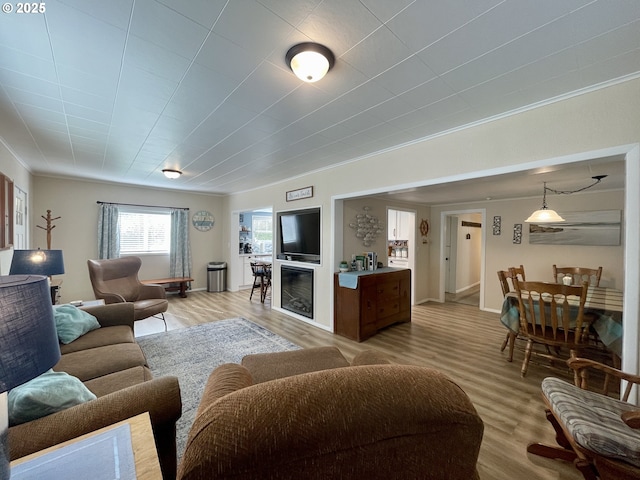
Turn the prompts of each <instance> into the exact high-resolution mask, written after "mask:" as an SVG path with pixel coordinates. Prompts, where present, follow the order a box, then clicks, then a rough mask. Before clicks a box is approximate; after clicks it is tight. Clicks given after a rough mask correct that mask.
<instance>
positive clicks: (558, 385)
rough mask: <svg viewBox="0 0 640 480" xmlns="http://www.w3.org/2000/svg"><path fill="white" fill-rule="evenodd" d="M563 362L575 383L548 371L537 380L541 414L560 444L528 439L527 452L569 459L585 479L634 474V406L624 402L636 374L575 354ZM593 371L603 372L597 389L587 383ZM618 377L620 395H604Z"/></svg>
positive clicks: (638, 420) (639, 468)
mask: <svg viewBox="0 0 640 480" xmlns="http://www.w3.org/2000/svg"><path fill="white" fill-rule="evenodd" d="M567 364H568V365H569V367H571V369H573V370H574V376H575V385H571V384H570V383H568V382H565V381H564V380H560V379H558V378H552V377H548V378H545V379H544V380H543V381H542V397H543V399H544V402H545V403H546V405H547V408H546V416H547V420H549V421H550V422H551V424H552V425H553V428H554V429H555V431H556V441H557V442H558V445H560V447H555V446H549V445H543V444H540V443H533V444H530V445H529V446H528V447H527V452H529V453H533V454H535V455H540V456H543V457H547V458H553V459H558V460H565V461H569V462H573V464H574V465H575V466H576V468H577V469H578V470H579V471H580V472H581V473H582V475H583V476H584V478H585V480H598V479H600V480H614V479H615V480H628V479H636V480H637V479H640V407H638V406H637V405H634V404H631V403H628V402H627V400H628V398H629V394H630V392H631V389H632V387H633V386H634V385H638V384H640V376H638V375H632V374H628V373H624V372H622V371H620V370H618V369H616V368H613V367H610V366H608V365H605V364H602V363H598V362H595V361H593V360H589V359H584V358H577V357H576V356H575V355H572V356H571V358H570V359H569V360H567ZM594 372H595V373H596V374H597V375H599V376H601V377H602V376H603V377H604V378H603V379H602V385H603V387H602V388H601V389H598V390H597V391H596V390H595V389H593V388H591V387H592V385H589V384H588V379H589V373H592V374H593V373H594ZM595 376H596V375H593V377H595ZM620 380H625V381H626V382H627V384H626V387H625V389H624V391H623V392H622V396H621V398H622V400H618V399H617V398H613V397H611V396H609V395H610V394H611V389H612V386H613V384H614V383H615V384H617V383H618V382H619V381H620Z"/></svg>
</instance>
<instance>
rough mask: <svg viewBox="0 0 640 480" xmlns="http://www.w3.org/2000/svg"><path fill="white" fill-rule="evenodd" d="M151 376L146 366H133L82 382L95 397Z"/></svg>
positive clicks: (143, 380)
mask: <svg viewBox="0 0 640 480" xmlns="http://www.w3.org/2000/svg"><path fill="white" fill-rule="evenodd" d="M152 378H153V375H151V370H149V369H148V368H147V367H133V368H128V369H126V370H122V371H121V372H115V373H110V374H108V375H103V376H102V377H98V378H94V379H93V380H88V381H86V382H84V385H85V386H86V387H87V388H88V389H89V390H91V391H92V392H93V393H94V394H95V396H96V397H103V396H105V395H108V394H110V393H113V392H117V391H119V390H123V389H125V388H128V387H132V386H134V385H138V384H139V383H143V382H147V381H149V380H151V379H152Z"/></svg>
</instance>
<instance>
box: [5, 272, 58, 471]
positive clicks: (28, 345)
mask: <svg viewBox="0 0 640 480" xmlns="http://www.w3.org/2000/svg"><path fill="white" fill-rule="evenodd" d="M58 360H60V346H59V343H58V335H57V333H56V326H55V321H54V317H53V308H52V306H51V301H50V291H49V283H48V279H47V278H46V277H44V276H41V275H7V276H0V480H7V479H8V478H9V477H10V467H9V461H10V455H9V442H8V436H9V411H8V403H7V392H8V391H9V390H11V389H12V388H14V387H17V386H18V385H22V384H23V383H26V382H28V381H29V380H31V379H33V378H35V377H37V376H38V375H41V374H42V373H44V372H46V371H47V370H49V369H50V368H51V367H53V366H54V365H55V364H56V363H57V362H58Z"/></svg>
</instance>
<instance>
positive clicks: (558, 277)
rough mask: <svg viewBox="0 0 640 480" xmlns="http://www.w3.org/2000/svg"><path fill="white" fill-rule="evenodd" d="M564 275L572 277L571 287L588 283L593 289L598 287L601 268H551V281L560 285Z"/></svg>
mask: <svg viewBox="0 0 640 480" xmlns="http://www.w3.org/2000/svg"><path fill="white" fill-rule="evenodd" d="M565 275H571V276H572V277H573V281H572V283H571V284H572V285H580V284H582V282H588V283H589V285H592V286H594V287H599V286H600V277H602V267H598V268H585V267H556V266H555V265H554V266H553V281H554V282H555V283H562V278H563V277H564V276H565Z"/></svg>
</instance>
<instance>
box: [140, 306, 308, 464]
mask: <svg viewBox="0 0 640 480" xmlns="http://www.w3.org/2000/svg"><path fill="white" fill-rule="evenodd" d="M137 342H138V344H139V345H140V347H141V348H142V350H143V351H144V354H145V356H146V357H147V363H148V364H149V368H151V372H152V373H153V376H154V377H162V376H166V375H174V376H176V377H178V379H179V381H180V392H181V395H182V417H181V418H180V420H178V423H177V426H176V427H177V444H178V458H180V457H182V453H183V452H184V447H185V444H186V441H187V436H188V434H189V429H190V428H191V424H192V423H193V420H194V417H195V413H196V410H197V409H198V404H199V403H200V398H201V397H202V392H203V391H204V386H205V384H206V382H207V379H208V378H209V375H210V374H211V372H212V371H213V370H214V369H215V367H217V366H218V365H222V364H223V363H240V361H241V360H242V357H244V356H245V355H249V354H252V353H268V352H283V351H286V350H297V349H299V348H300V347H299V346H298V345H295V344H293V343H291V342H289V341H288V340H286V339H284V338H282V337H281V336H279V335H277V334H275V333H273V332H270V331H269V330H267V329H266V328H263V327H261V326H259V325H256V324H255V323H253V322H250V321H249V320H247V319H245V318H231V319H227V320H220V321H216V322H211V323H205V324H202V325H197V326H195V327H187V328H181V329H178V330H170V331H169V332H163V333H156V334H153V335H146V336H143V337H139V338H137Z"/></svg>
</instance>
